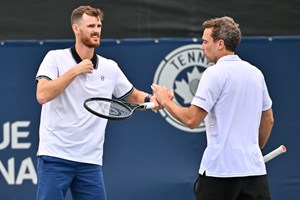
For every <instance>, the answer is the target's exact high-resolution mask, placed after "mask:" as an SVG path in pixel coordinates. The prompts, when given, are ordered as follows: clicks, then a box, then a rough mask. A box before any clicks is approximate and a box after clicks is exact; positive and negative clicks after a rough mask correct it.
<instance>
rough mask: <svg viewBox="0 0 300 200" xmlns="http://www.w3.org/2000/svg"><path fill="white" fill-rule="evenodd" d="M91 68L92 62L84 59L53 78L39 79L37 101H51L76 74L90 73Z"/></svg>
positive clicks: (41, 102)
mask: <svg viewBox="0 0 300 200" xmlns="http://www.w3.org/2000/svg"><path fill="white" fill-rule="evenodd" d="M93 69H94V68H93V64H92V62H91V61H90V60H88V59H86V60H83V61H82V62H80V63H79V64H77V65H75V66H74V67H72V68H71V69H70V70H69V71H67V72H66V73H65V74H63V75H62V76H60V77H59V78H57V79H55V80H47V79H43V78H42V79H40V80H39V82H38V84H37V90H36V98H37V101H38V102H39V103H40V104H44V103H47V102H48V101H51V100H52V99H54V98H56V97H57V96H58V95H60V94H61V93H62V92H63V91H64V90H65V89H66V88H67V87H68V86H69V85H70V83H71V82H72V81H73V80H74V79H75V78H76V76H78V75H79V74H83V73H92V71H93Z"/></svg>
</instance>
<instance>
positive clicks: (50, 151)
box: [36, 49, 133, 165]
mask: <svg viewBox="0 0 300 200" xmlns="http://www.w3.org/2000/svg"><path fill="white" fill-rule="evenodd" d="M95 56H97V60H98V62H97V67H96V69H94V70H93V73H92V74H81V75H79V76H77V77H76V78H75V79H74V80H73V82H72V83H71V84H70V85H69V86H68V87H67V88H66V89H65V90H64V92H63V93H61V94H60V95H59V96H58V97H56V98H55V99H53V100H51V101H49V102H47V103H45V104H44V105H43V106H42V111H41V119H40V130H39V131H40V133H39V136H40V138H39V139H40V141H39V147H38V152H37V155H48V156H54V157H59V158H63V159H67V160H71V161H77V162H83V163H91V164H98V165H102V156H103V143H104V135H105V128H106V124H107V120H106V119H102V118H99V117H97V116H94V115H92V114H91V113H89V112H88V111H87V110H86V109H85V108H84V107H83V102H84V100H85V99H87V98H90V97H106V98H111V97H112V95H114V96H115V97H117V98H120V97H124V96H126V95H128V94H130V92H131V91H132V90H133V86H132V84H131V83H130V82H129V81H128V80H127V78H126V77H125V75H124V74H123V73H122V71H121V69H120V68H119V67H118V65H117V63H116V62H114V61H112V60H109V59H106V58H103V57H101V56H99V55H94V57H95ZM76 64H77V62H76V61H75V59H74V57H73V56H72V53H71V49H63V50H52V51H49V52H48V54H47V55H46V56H45V58H44V60H43V61H42V63H41V65H40V68H39V70H38V72H37V75H36V77H37V79H39V77H47V78H48V79H51V80H54V79H57V78H58V77H60V76H61V75H63V74H64V73H65V72H66V71H68V70H69V69H70V68H72V67H73V66H75V65H76Z"/></svg>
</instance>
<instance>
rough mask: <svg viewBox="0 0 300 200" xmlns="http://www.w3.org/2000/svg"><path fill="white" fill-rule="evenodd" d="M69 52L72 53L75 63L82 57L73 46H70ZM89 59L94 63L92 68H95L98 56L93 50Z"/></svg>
mask: <svg viewBox="0 0 300 200" xmlns="http://www.w3.org/2000/svg"><path fill="white" fill-rule="evenodd" d="M71 53H72V56H73V58H74V59H75V60H76V62H77V64H78V63H80V62H81V61H82V59H81V58H80V56H79V55H78V53H77V51H76V49H75V46H74V47H72V48H71ZM91 61H92V63H93V65H94V69H97V67H98V57H97V55H96V53H95V52H94V55H93V57H92V59H91Z"/></svg>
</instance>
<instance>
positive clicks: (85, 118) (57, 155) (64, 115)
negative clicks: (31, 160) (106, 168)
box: [36, 6, 159, 200]
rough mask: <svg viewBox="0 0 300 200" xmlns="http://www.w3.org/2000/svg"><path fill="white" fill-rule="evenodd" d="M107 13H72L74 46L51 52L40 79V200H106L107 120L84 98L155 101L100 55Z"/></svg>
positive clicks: (84, 10)
mask: <svg viewBox="0 0 300 200" xmlns="http://www.w3.org/2000/svg"><path fill="white" fill-rule="evenodd" d="M102 20H103V12H102V11H101V10H100V9H97V8H92V7H90V6H80V7H78V8H76V9H75V10H74V11H73V12H72V15H71V24H72V29H73V32H74V34H75V46H74V47H72V48H68V49H59V50H51V51H49V52H48V53H47V55H46V56H45V58H44V60H43V61H42V63H41V65H40V68H39V70H38V72H37V75H36V80H37V82H38V83H37V91H36V98H37V101H38V102H39V103H40V104H41V105H42V110H41V119H40V129H39V132H40V133H39V137H40V141H39V147H38V152H37V156H38V162H37V172H38V184H37V200H54V199H55V200H63V199H65V195H66V192H67V190H68V189H70V191H71V193H72V196H73V199H74V200H81V199H97V200H106V191H105V186H104V181H103V175H102V156H103V143H104V134H105V127H106V124H107V120H106V119H102V118H98V117H95V116H93V115H91V114H90V113H88V112H87V111H86V110H85V109H84V107H83V102H84V100H85V99H87V98H90V97H93V96H101V97H106V98H112V96H114V97H116V98H118V99H126V100H127V101H130V102H134V103H142V102H144V101H152V102H155V103H156V107H155V109H154V111H156V110H157V109H158V108H159V104H158V103H157V101H156V99H155V97H153V96H151V95H149V94H147V93H145V92H142V91H139V90H137V89H136V88H134V87H133V85H132V84H131V83H130V82H129V81H128V79H127V78H126V76H125V75H124V74H123V73H122V71H121V69H120V68H119V66H118V64H117V63H116V62H114V61H113V60H109V59H106V58H104V57H102V56H100V55H97V54H96V53H95V48H96V47H98V46H99V45H100V36H101V28H102Z"/></svg>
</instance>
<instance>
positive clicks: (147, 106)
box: [143, 102, 155, 109]
mask: <svg viewBox="0 0 300 200" xmlns="http://www.w3.org/2000/svg"><path fill="white" fill-rule="evenodd" d="M143 105H145V108H144V109H152V108H155V103H154V102H147V103H143Z"/></svg>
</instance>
